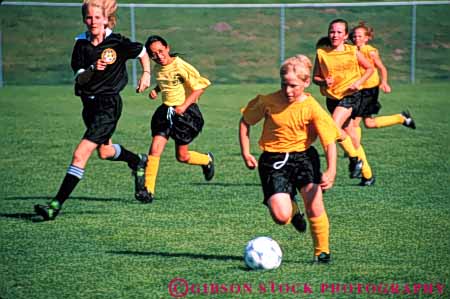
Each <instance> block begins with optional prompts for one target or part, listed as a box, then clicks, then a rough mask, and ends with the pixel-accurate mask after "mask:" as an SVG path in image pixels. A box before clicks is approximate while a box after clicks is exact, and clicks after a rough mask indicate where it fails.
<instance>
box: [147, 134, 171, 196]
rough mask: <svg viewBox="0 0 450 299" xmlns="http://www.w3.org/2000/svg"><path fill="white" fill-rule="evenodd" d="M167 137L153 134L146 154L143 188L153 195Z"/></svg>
mask: <svg viewBox="0 0 450 299" xmlns="http://www.w3.org/2000/svg"><path fill="white" fill-rule="evenodd" d="M167 141H168V139H167V137H166V136H162V135H155V136H153V140H152V144H151V146H150V151H149V155H148V161H147V167H146V168H145V189H146V191H148V194H149V195H150V196H151V197H153V195H154V194H155V188H156V178H157V176H158V170H159V161H160V159H161V155H162V153H163V152H164V149H165V147H166V144H167Z"/></svg>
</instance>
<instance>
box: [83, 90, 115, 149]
mask: <svg viewBox="0 0 450 299" xmlns="http://www.w3.org/2000/svg"><path fill="white" fill-rule="evenodd" d="M81 100H82V101H83V112H82V116H83V121H84V124H85V126H86V131H85V133H84V135H83V139H87V140H90V141H92V142H94V143H97V144H107V143H108V140H109V139H110V138H111V137H112V135H113V133H114V131H115V130H116V127H117V123H118V122H119V118H120V115H121V114H122V98H121V97H120V95H108V96H102V95H100V96H92V97H85V96H83V97H81Z"/></svg>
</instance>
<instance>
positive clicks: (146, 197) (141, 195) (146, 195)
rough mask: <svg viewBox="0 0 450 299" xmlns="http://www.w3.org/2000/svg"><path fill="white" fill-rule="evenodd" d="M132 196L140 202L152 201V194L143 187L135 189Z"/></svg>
mask: <svg viewBox="0 0 450 299" xmlns="http://www.w3.org/2000/svg"><path fill="white" fill-rule="evenodd" d="M134 198H136V200H138V201H140V202H142V203H151V202H152V201H153V194H152V193H151V192H148V191H147V188H145V187H144V189H142V190H138V191H136V193H135V194H134Z"/></svg>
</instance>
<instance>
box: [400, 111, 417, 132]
mask: <svg viewBox="0 0 450 299" xmlns="http://www.w3.org/2000/svg"><path fill="white" fill-rule="evenodd" d="M402 116H403V117H404V118H405V121H404V122H403V125H404V126H405V127H407V128H411V129H413V130H415V129H416V123H415V122H414V119H413V118H412V116H411V113H409V111H408V110H406V111H403V112H402Z"/></svg>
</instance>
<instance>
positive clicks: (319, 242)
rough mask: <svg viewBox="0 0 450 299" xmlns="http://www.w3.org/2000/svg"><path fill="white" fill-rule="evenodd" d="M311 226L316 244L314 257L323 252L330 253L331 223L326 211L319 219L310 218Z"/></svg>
mask: <svg viewBox="0 0 450 299" xmlns="http://www.w3.org/2000/svg"><path fill="white" fill-rule="evenodd" d="M308 221H309V224H310V225H311V236H312V239H313V244H314V255H315V256H318V255H320V254H321V253H322V252H325V253H326V254H329V253H330V245H329V237H330V223H329V222H328V216H327V213H326V212H325V211H323V213H322V214H320V216H318V217H311V218H308Z"/></svg>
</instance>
